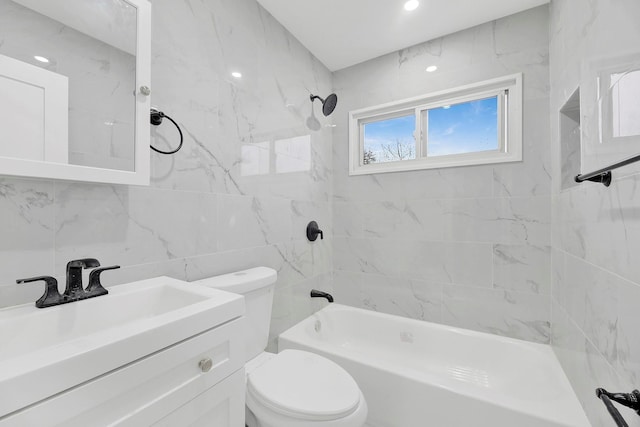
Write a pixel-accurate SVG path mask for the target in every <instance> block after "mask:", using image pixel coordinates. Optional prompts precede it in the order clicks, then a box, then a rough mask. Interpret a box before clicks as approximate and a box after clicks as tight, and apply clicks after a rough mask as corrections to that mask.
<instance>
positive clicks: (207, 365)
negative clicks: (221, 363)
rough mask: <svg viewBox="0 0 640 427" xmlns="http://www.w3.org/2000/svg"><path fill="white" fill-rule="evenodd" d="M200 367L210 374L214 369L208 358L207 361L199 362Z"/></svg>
mask: <svg viewBox="0 0 640 427" xmlns="http://www.w3.org/2000/svg"><path fill="white" fill-rule="evenodd" d="M198 366H199V367H200V369H201V370H202V372H209V371H210V370H211V368H212V367H213V362H212V361H211V359H209V358H208V357H207V358H206V359H202V360H201V361H200V362H198Z"/></svg>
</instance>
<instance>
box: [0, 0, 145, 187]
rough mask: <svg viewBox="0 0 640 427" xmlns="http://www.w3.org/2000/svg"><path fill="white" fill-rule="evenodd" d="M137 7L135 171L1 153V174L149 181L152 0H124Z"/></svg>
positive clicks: (62, 178) (75, 179)
mask: <svg viewBox="0 0 640 427" xmlns="http://www.w3.org/2000/svg"><path fill="white" fill-rule="evenodd" d="M122 1H124V2H126V3H129V4H130V5H131V6H133V7H135V8H136V11H137V13H136V15H137V16H136V20H137V28H136V33H137V40H136V94H135V103H136V107H135V121H134V123H135V150H134V155H135V161H134V165H135V166H134V170H133V171H131V172H130V171H122V170H115V169H102V168H96V167H90V166H81V165H70V164H64V163H52V162H46V161H41V160H26V159H16V158H10V157H2V156H0V175H12V176H20V177H30V178H49V179H61V180H71V181H84V182H101V183H108V184H128V185H149V182H150V162H151V161H150V148H149V144H150V141H151V129H150V127H151V125H150V122H149V111H150V108H151V100H150V99H149V95H148V94H147V95H145V94H143V93H141V91H140V88H141V87H143V86H146V87H149V88H150V87H151V84H150V82H151V3H150V2H149V0H122Z"/></svg>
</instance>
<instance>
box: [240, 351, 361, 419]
mask: <svg viewBox="0 0 640 427" xmlns="http://www.w3.org/2000/svg"><path fill="white" fill-rule="evenodd" d="M247 390H248V392H249V393H251V395H252V397H253V398H254V399H255V400H257V401H258V402H259V403H261V404H262V405H264V406H266V407H267V408H269V409H271V410H273V411H275V412H278V413H280V414H284V415H288V416H292V417H295V418H298V419H311V420H333V419H337V418H342V417H344V416H347V415H349V414H350V413H352V412H353V411H355V410H356V408H357V407H358V405H359V404H360V389H359V388H358V385H357V384H356V382H355V381H354V380H353V378H351V376H350V375H349V374H348V373H347V371H345V370H344V369H342V368H341V367H340V366H338V365H337V364H336V363H334V362H332V361H331V360H329V359H327V358H324V357H321V356H318V355H316V354H313V353H309V352H306V351H300V350H284V351H282V352H281V353H278V355H276V356H275V357H274V358H273V359H271V360H269V361H268V362H266V363H265V364H263V365H262V366H260V367H259V368H257V369H256V370H254V371H253V372H251V374H250V375H249V377H248V379H247Z"/></svg>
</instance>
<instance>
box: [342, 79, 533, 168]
mask: <svg viewBox="0 0 640 427" xmlns="http://www.w3.org/2000/svg"><path fill="white" fill-rule="evenodd" d="M349 157H350V158H349V163H350V167H349V173H350V175H363V174H370V173H381V172H395V171H407V170H416V169H432V168H442V167H453V166H466V165H478V164H487V163H502V162H515V161H520V160H522V75H521V74H516V75H512V76H507V77H502V78H499V79H494V80H490V81H486V82H481V83H477V84H473V85H468V86H464V87H459V88H455V89H450V90H446V91H441V92H437V93H433V94H428V95H423V96H420V97H416V98H411V99H405V100H402V101H397V102H393V103H390V104H385V105H379V106H375V107H369V108H365V109H362V110H357V111H351V112H350V113H349Z"/></svg>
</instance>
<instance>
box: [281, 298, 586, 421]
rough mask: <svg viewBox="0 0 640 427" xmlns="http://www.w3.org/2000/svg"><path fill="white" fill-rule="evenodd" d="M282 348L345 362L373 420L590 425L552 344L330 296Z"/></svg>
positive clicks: (284, 338) (283, 341)
mask: <svg viewBox="0 0 640 427" xmlns="http://www.w3.org/2000/svg"><path fill="white" fill-rule="evenodd" d="M278 347H279V349H280V350H282V349H285V348H297V349H302V350H308V351H312V352H314V353H318V354H321V355H323V356H326V357H328V358H330V359H332V360H334V361H335V362H337V363H338V364H340V365H341V366H342V367H344V368H345V369H346V370H347V371H349V373H350V374H351V375H352V376H353V377H354V378H355V380H356V381H357V382H358V384H359V386H360V388H361V389H362V392H363V393H364V395H365V398H366V399H367V403H368V406H369V418H368V420H367V423H368V424H369V425H371V426H373V427H427V426H428V427H457V426H465V427H467V426H475V427H483V426H487V427H489V426H491V427H502V426H504V427H507V426H509V427H542V426H553V427H555V426H572V427H573V426H580V427H584V426H589V425H590V424H589V422H588V421H587V418H586V416H585V414H584V412H583V410H582V407H581V406H580V403H579V402H578V400H577V398H576V396H575V394H574V393H573V390H572V389H571V386H570V385H569V381H568V380H567V378H566V376H565V374H564V372H563V371H562V368H561V367H560V364H559V363H558V361H557V359H556V357H555V355H554V354H553V351H552V350H551V348H550V347H549V346H545V345H541V344H534V343H529V342H526V341H520V340H516V339H511V338H503V337H499V336H495V335H491V334H485V333H481V332H474V331H469V330H465V329H459V328H454V327H449V326H443V325H438V324H433V323H428V322H423V321H418V320H412V319H406V318H403V317H399V316H392V315H388V314H382V313H376V312H372V311H367V310H362V309H358V308H353V307H347V306H343V305H339V304H330V305H328V306H327V307H326V308H324V309H323V310H321V311H319V312H318V313H316V314H314V315H312V316H310V317H308V318H307V319H305V320H303V321H302V322H300V323H298V324H297V325H295V326H294V327H292V328H291V329H289V330H288V331H286V332H284V333H282V334H281V335H280V337H279V339H278Z"/></svg>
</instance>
